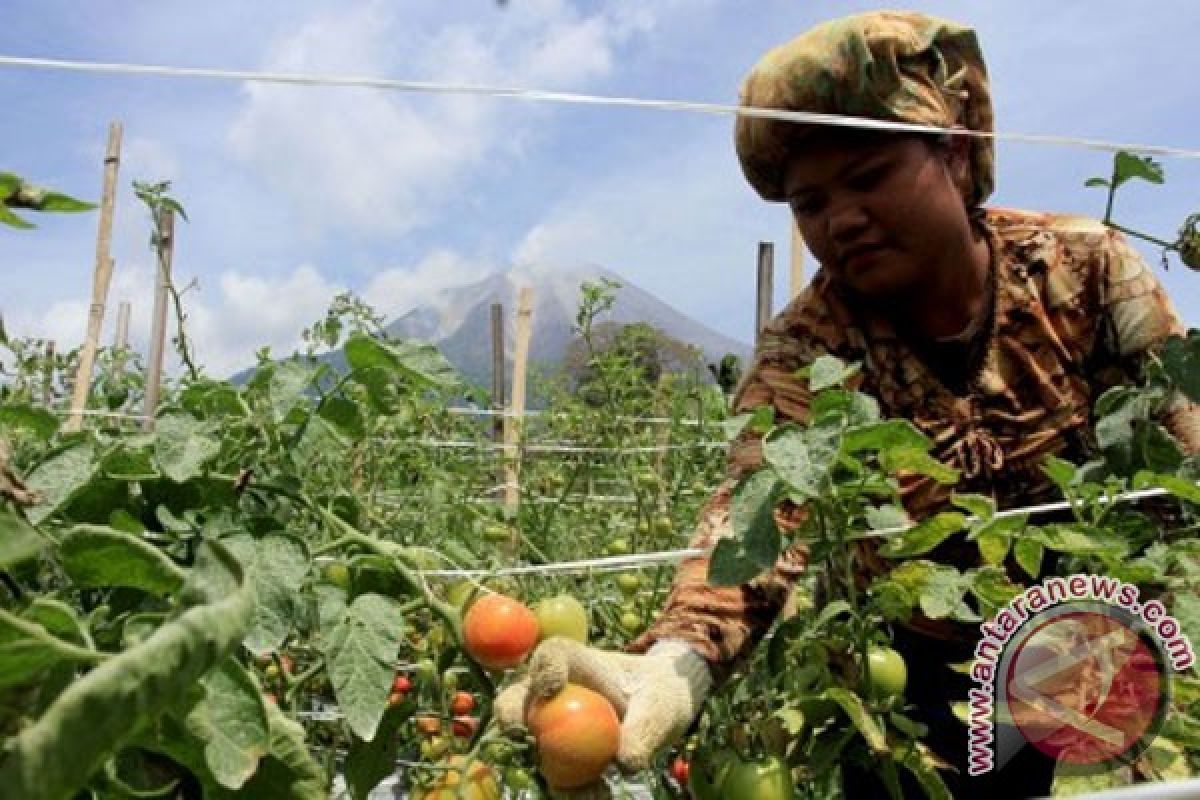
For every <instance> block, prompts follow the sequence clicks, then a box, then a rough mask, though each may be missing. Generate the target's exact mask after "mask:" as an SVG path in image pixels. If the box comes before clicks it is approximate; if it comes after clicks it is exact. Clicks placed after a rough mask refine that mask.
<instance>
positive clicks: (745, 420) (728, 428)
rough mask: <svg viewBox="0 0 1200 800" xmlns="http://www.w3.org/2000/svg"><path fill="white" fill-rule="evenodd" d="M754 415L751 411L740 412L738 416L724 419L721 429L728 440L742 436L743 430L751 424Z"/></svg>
mask: <svg viewBox="0 0 1200 800" xmlns="http://www.w3.org/2000/svg"><path fill="white" fill-rule="evenodd" d="M753 416H754V415H753V414H749V413H747V414H738V415H737V416H733V417H730V418H729V419H725V420H722V421H721V429H722V431H723V432H724V434H725V439H726V441H730V440H733V439H736V438H737V437H738V436H740V435H741V433H742V431H743V430H745V429H746V426H747V425H749V424H750V419H751V418H752V417H753Z"/></svg>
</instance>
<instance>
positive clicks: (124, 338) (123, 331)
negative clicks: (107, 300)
mask: <svg viewBox="0 0 1200 800" xmlns="http://www.w3.org/2000/svg"><path fill="white" fill-rule="evenodd" d="M132 313H133V307H132V306H130V305H129V301H128V300H122V301H121V304H120V305H119V306H117V332H116V334H115V335H114V336H113V347H115V348H116V349H117V350H125V349H127V348H128V347H129V316H130V314H132Z"/></svg>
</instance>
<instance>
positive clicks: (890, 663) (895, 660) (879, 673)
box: [867, 647, 908, 699]
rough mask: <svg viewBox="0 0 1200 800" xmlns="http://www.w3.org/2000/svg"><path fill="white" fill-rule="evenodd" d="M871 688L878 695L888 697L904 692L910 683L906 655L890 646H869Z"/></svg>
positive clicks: (868, 662)
mask: <svg viewBox="0 0 1200 800" xmlns="http://www.w3.org/2000/svg"><path fill="white" fill-rule="evenodd" d="M867 665H868V667H869V668H870V673H871V674H870V680H871V689H872V690H873V692H874V693H875V696H876V697H879V698H883V699H888V698H892V697H897V696H899V695H902V694H904V687H905V686H907V685H908V665H907V664H905V663H904V656H902V655H900V654H899V653H897V652H896V651H895V650H893V649H892V648H890V647H869V648H867Z"/></svg>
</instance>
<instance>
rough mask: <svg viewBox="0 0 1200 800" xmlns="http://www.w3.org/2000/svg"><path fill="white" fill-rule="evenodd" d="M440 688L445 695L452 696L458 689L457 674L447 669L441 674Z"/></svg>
mask: <svg viewBox="0 0 1200 800" xmlns="http://www.w3.org/2000/svg"><path fill="white" fill-rule="evenodd" d="M442 688H443V689H445V690H446V693H447V694H454V692H455V690H457V689H458V673H457V672H455V671H454V670H452V669H448V670H446V671H445V672H443V673H442Z"/></svg>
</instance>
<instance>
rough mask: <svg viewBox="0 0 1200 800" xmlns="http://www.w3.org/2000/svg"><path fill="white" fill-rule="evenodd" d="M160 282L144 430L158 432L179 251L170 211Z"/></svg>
mask: <svg viewBox="0 0 1200 800" xmlns="http://www.w3.org/2000/svg"><path fill="white" fill-rule="evenodd" d="M158 219H159V228H160V240H159V244H158V280H157V281H156V282H155V285H154V317H153V318H152V320H151V330H150V355H149V358H148V359H147V361H146V404H145V407H144V409H143V411H142V413H143V414H144V415H145V417H146V418H145V419H144V420H142V430H144V431H146V432H150V431H152V430H154V415H155V413H156V412H157V411H158V394H159V390H160V389H161V387H162V365H163V349H164V347H165V346H166V340H167V287H168V286H170V284H171V254H172V252H173V250H174V249H175V214H174V212H172V211H171V209H169V208H164V209H160V210H159V212H158Z"/></svg>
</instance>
